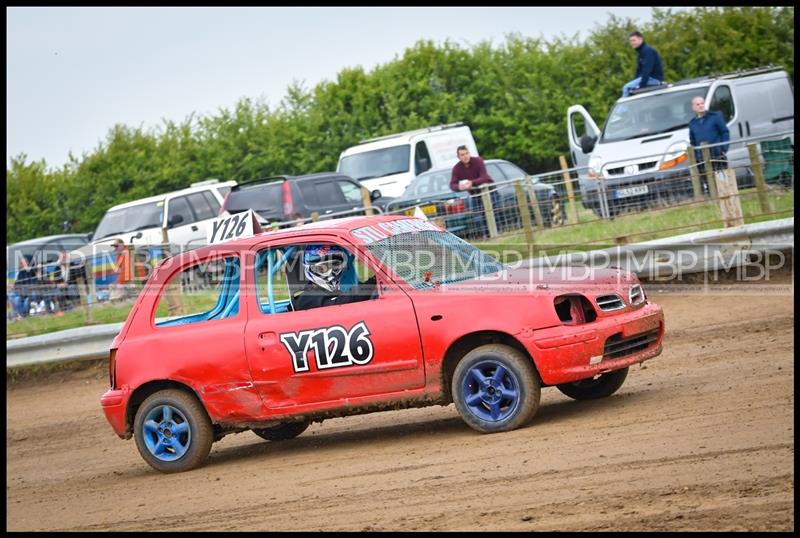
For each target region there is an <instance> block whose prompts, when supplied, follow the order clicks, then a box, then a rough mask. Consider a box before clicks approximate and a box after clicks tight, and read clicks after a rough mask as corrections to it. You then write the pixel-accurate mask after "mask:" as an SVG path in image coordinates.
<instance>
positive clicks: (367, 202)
mask: <svg viewBox="0 0 800 538" xmlns="http://www.w3.org/2000/svg"><path fill="white" fill-rule="evenodd" d="M361 200H362V201H363V202H364V208H365V209H366V212H365V213H366V215H367V216H368V217H371V216H372V215H374V214H375V211H374V210H373V209H372V195H371V194H370V192H369V189H368V188H366V187H361Z"/></svg>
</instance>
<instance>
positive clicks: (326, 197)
mask: <svg viewBox="0 0 800 538" xmlns="http://www.w3.org/2000/svg"><path fill="white" fill-rule="evenodd" d="M363 188H364V187H363V185H361V183H359V182H358V181H356V180H354V179H353V178H351V177H349V176H346V175H343V174H339V173H337V172H320V173H317V174H308V175H303V176H274V177H266V178H260V179H253V180H250V181H245V182H242V183H239V184H238V185H236V186H235V187H233V188H232V189H231V192H230V193H228V196H226V197H225V201H224V203H223V204H222V207H221V208H220V211H219V214H220V215H223V214H226V212H227V213H228V214H234V213H239V212H242V211H247V210H248V209H252V210H253V211H254V212H255V213H256V215H257V216H258V218H259V220H260V222H261V224H271V223H282V222H290V221H295V220H298V219H307V218H310V217H311V215H312V213H315V212H316V213H317V214H318V215H319V217H320V218H321V219H326V218H331V217H334V218H336V217H341V216H352V215H356V214H362V215H363V214H364V212H363V209H364V199H363V195H362V189H363ZM381 198H382V195H381V192H380V191H379V190H374V191H372V192H371V193H370V200H371V201H373V202H377V201H379V200H380V199H381ZM375 205H376V206H378V207H381V206H380V205H379V204H377V203H375Z"/></svg>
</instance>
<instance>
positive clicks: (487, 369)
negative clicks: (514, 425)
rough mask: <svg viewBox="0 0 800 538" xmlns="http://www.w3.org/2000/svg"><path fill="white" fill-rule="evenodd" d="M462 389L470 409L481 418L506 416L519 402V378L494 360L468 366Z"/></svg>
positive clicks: (492, 418)
mask: <svg viewBox="0 0 800 538" xmlns="http://www.w3.org/2000/svg"><path fill="white" fill-rule="evenodd" d="M462 390H463V393H464V397H465V400H464V401H465V403H466V404H467V407H468V408H469V410H470V412H471V413H473V414H474V415H475V416H476V417H478V418H480V419H481V420H486V421H489V422H498V421H502V420H506V419H507V418H508V417H509V416H511V415H512V414H513V413H514V411H515V410H516V409H517V406H518V405H519V396H520V395H519V381H518V380H517V378H516V376H515V375H514V372H512V371H511V370H509V369H507V368H505V367H504V366H503V365H502V364H500V363H499V362H497V361H494V360H486V361H482V362H480V363H478V364H476V365H475V366H473V367H472V368H470V369H469V373H468V375H467V376H465V377H464V381H463V389H462Z"/></svg>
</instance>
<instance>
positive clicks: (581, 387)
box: [556, 368, 628, 400]
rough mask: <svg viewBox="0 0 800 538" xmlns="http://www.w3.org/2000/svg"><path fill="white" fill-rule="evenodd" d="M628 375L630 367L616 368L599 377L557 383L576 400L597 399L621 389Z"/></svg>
mask: <svg viewBox="0 0 800 538" xmlns="http://www.w3.org/2000/svg"><path fill="white" fill-rule="evenodd" d="M626 377H628V368H623V369H621V370H614V371H613V372H608V373H606V374H600V375H599V376H598V377H590V378H588V379H581V380H580V381H575V382H573V383H564V384H563V385H556V387H558V390H560V391H561V392H562V393H564V394H566V395H567V396H569V397H570V398H573V399H575V400H596V399H597V398H605V397H607V396H611V395H612V394H614V393H615V392H617V391H618V390H619V388H620V387H621V386H622V384H623V383H625V378H626Z"/></svg>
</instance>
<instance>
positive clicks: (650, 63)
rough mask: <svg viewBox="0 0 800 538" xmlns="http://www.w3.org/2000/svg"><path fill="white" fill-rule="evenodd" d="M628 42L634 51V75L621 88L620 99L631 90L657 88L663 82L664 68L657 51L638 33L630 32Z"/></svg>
mask: <svg viewBox="0 0 800 538" xmlns="http://www.w3.org/2000/svg"><path fill="white" fill-rule="evenodd" d="M628 42H629V43H630V45H631V47H633V48H634V49H635V50H636V74H635V75H633V80H631V81H630V82H628V83H627V84H625V85H624V86H623V87H622V97H628V95H630V93H631V90H634V89H636V88H643V87H645V86H658V85H659V84H661V82H662V81H663V80H664V68H663V66H662V65H661V56H660V55H659V54H658V51H657V50H656V49H654V48H653V47H651V46H650V45H648V44H647V43H645V42H644V36H643V35H642V34H641V33H640V32H631V34H630V36H628Z"/></svg>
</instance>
